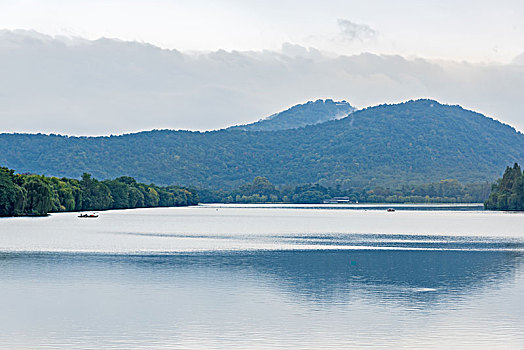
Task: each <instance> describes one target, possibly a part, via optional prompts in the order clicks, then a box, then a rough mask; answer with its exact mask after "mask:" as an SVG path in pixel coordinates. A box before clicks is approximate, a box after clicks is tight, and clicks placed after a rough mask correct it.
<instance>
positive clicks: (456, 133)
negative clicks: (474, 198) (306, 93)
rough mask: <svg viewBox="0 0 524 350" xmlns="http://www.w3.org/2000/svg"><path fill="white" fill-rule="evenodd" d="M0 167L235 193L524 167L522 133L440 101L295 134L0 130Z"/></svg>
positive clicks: (357, 115)
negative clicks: (245, 188)
mask: <svg viewBox="0 0 524 350" xmlns="http://www.w3.org/2000/svg"><path fill="white" fill-rule="evenodd" d="M0 150H1V152H0V165H1V166H7V167H9V168H12V169H17V171H19V172H21V173H24V172H30V173H37V174H45V175H53V176H59V177H61V176H67V177H74V178H79V177H80V176H81V175H82V173H83V172H89V173H91V174H92V175H93V176H94V177H96V178H99V179H106V178H114V177H118V176H122V175H128V176H132V177H134V178H135V179H136V180H137V181H139V182H144V183H151V182H154V183H156V184H159V185H169V184H181V185H184V186H202V187H208V188H231V187H235V186H237V185H238V184H241V183H244V182H248V181H249V182H250V181H252V180H253V178H254V177H255V176H265V177H267V178H268V179H269V180H270V181H271V182H272V183H274V184H276V185H284V184H304V183H320V184H323V185H335V186H336V185H340V186H341V187H342V188H345V187H356V186H359V187H360V186H368V185H369V186H376V185H384V186H398V185H400V184H403V183H412V184H413V183H429V182H438V181H440V180H443V179H457V180H459V181H460V182H462V183H469V182H480V181H494V180H495V179H497V178H498V177H500V175H501V171H502V170H503V169H505V167H506V166H507V165H508V164H514V163H515V162H517V163H521V164H522V163H524V135H523V134H521V133H520V132H517V131H515V129H514V128H512V127H511V126H509V125H506V124H502V123H500V122H499V121H496V120H494V119H491V118H488V117H486V116H484V115H482V114H479V113H476V112H473V111H469V110H465V109H463V108H461V107H460V106H449V105H443V104H440V103H438V102H436V101H433V100H417V101H408V102H404V103H400V104H392V105H386V104H385V105H380V106H376V107H369V108H366V109H363V110H359V111H356V112H353V113H351V114H350V115H349V116H348V117H346V118H342V119H338V120H331V121H327V122H324V123H320V124H316V125H309V126H305V127H301V128H296V129H289V130H279V131H268V132H252V131H244V130H235V129H232V130H231V129H230V130H217V131H210V132H191V131H173V130H153V131H145V132H140V133H136V134H126V135H120V136H106V137H67V136H59V135H41V134H37V135H34V134H0Z"/></svg>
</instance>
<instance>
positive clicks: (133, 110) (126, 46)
mask: <svg viewBox="0 0 524 350" xmlns="http://www.w3.org/2000/svg"><path fill="white" fill-rule="evenodd" d="M521 61H522V60H521V59H516V60H515V61H513V62H512V63H511V64H506V65H502V64H490V65H478V64H471V63H468V62H454V61H431V60H425V59H421V58H412V59H411V58H410V59H408V58H405V57H401V56H390V55H376V54H359V55H354V56H335V57H334V56H330V55H326V54H324V53H322V52H320V51H318V50H315V49H313V48H305V47H302V46H299V45H294V44H285V45H283V47H282V50H280V51H278V52H276V51H256V52H238V51H232V52H226V51H222V50H219V51H215V52H207V53H191V54H189V53H182V52H179V51H177V50H163V49H160V48H158V47H155V46H152V45H149V44H145V43H137V42H123V41H119V40H113V39H99V40H95V41H89V40H85V39H81V38H66V37H49V36H45V35H42V34H39V33H36V32H27V31H0V132H43V133H62V134H69V135H108V134H120V133H126V132H134V131H139V130H150V129H155V128H157V129H160V128H170V129H190V130H212V129H217V128H223V127H227V126H230V125H234V124H245V123H249V122H252V121H255V120H258V119H260V118H262V117H266V116H268V115H271V114H273V113H275V112H278V111H281V110H283V109H285V108H288V107H289V106H291V105H294V104H297V103H303V102H305V101H308V100H316V99H318V98H333V99H345V100H347V101H349V102H350V103H351V104H352V105H355V106H357V107H366V106H370V105H375V104H380V103H394V102H400V101H405V100H409V99H414V98H422V97H428V98H434V99H437V100H439V101H440V102H443V103H448V104H460V105H462V106H464V107H466V108H469V109H473V110H476V111H480V112H482V113H485V114H487V115H489V116H491V117H494V118H496V119H499V120H501V121H503V122H505V123H509V124H511V125H513V126H515V127H516V128H517V129H519V130H524V115H523V114H522V112H521V111H522V109H523V104H524V89H522V87H523V86H524V65H522V64H521Z"/></svg>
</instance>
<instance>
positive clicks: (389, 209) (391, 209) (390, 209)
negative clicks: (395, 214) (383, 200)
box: [387, 208, 395, 212]
mask: <svg viewBox="0 0 524 350" xmlns="http://www.w3.org/2000/svg"><path fill="white" fill-rule="evenodd" d="M387 211H389V212H392V211H395V209H393V208H388V210H387Z"/></svg>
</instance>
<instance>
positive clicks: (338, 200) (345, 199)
mask: <svg viewBox="0 0 524 350" xmlns="http://www.w3.org/2000/svg"><path fill="white" fill-rule="evenodd" d="M337 203H349V197H333V198H330V199H324V204H337Z"/></svg>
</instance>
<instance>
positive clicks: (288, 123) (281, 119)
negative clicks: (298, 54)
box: [228, 99, 355, 131]
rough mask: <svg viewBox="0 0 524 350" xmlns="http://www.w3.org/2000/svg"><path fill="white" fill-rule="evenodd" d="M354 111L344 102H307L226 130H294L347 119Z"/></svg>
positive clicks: (353, 108)
mask: <svg viewBox="0 0 524 350" xmlns="http://www.w3.org/2000/svg"><path fill="white" fill-rule="evenodd" d="M354 111H355V107H353V106H351V105H350V104H349V103H347V102H346V101H340V102H334V101H333V100H330V99H327V100H325V101H324V100H317V101H314V102H313V101H309V102H307V103H304V104H299V105H296V106H293V107H291V108H289V109H287V110H285V111H283V112H280V113H275V114H273V115H271V116H269V117H267V118H265V119H261V120H259V121H257V122H255V123H251V124H246V125H236V126H232V127H230V128H228V130H245V131H275V130H287V129H296V128H300V127H303V126H306V125H315V124H320V123H323V122H327V121H329V120H334V119H340V118H343V117H347V116H348V115H349V114H350V113H352V112H354Z"/></svg>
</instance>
